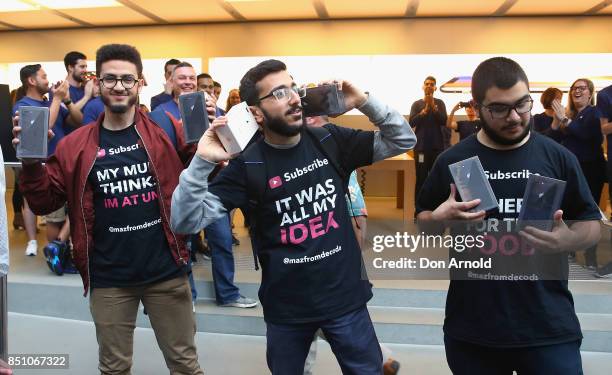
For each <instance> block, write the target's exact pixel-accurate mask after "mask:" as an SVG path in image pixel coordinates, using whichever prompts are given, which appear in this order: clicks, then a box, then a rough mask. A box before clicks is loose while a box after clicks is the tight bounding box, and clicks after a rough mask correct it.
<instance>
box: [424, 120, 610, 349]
mask: <svg viewBox="0 0 612 375" xmlns="http://www.w3.org/2000/svg"><path fill="white" fill-rule="evenodd" d="M472 156H478V157H479V158H480V161H481V163H482V165H483V168H484V170H485V174H486V175H487V177H488V179H489V182H490V184H491V187H492V189H493V192H494V193H495V196H496V198H497V200H498V203H499V212H496V213H494V214H492V215H491V216H489V217H487V224H495V223H500V224H499V226H494V227H491V226H490V225H488V229H489V234H492V233H491V232H496V229H491V228H497V227H499V228H505V227H506V225H505V224H503V223H505V222H504V221H503V220H504V219H506V220H508V219H515V218H517V217H518V213H519V211H520V206H521V204H522V197H523V194H524V192H525V187H526V184H527V178H528V176H529V174H532V173H537V174H540V175H543V176H548V177H553V178H556V179H560V180H564V181H566V182H567V185H566V189H565V193H564V196H563V200H562V204H561V209H563V212H564V214H563V218H564V220H597V219H599V209H598V208H597V205H596V204H595V202H594V201H593V199H592V198H591V194H590V191H589V187H588V185H587V183H586V180H585V179H584V177H583V175H582V173H581V171H580V167H579V164H578V162H577V160H576V158H575V157H574V156H573V155H572V154H571V153H570V152H568V151H567V150H566V149H564V148H563V147H562V146H560V145H559V144H557V143H555V142H554V141H552V140H551V139H549V138H547V137H544V136H542V135H540V134H537V133H533V132H532V133H531V137H530V139H529V140H528V141H527V143H525V144H524V145H523V146H521V147H519V148H517V149H514V150H507V151H500V150H494V149H491V148H488V147H486V146H484V145H482V144H481V143H480V142H478V140H477V137H475V136H474V137H469V138H467V139H466V140H464V141H462V142H460V143H458V144H457V145H455V146H454V147H452V148H450V149H449V150H447V151H446V152H444V153H443V154H441V155H440V156H439V157H438V159H437V160H436V163H435V165H434V167H433V169H432V170H431V172H430V174H429V176H428V178H427V180H426V181H425V183H424V185H423V189H422V190H421V194H420V196H419V198H418V202H417V211H418V212H421V211H425V210H427V211H432V210H434V209H435V208H436V207H438V206H439V205H440V204H441V203H442V202H444V201H445V200H446V199H447V198H448V195H449V193H450V188H449V184H450V183H451V182H452V177H451V175H450V172H449V169H448V165H449V164H452V163H455V162H458V161H461V160H464V159H467V158H469V157H472ZM457 199H459V197H458V196H457ZM499 232H500V233H493V234H494V235H497V234H502V235H504V236H513V237H514V238H510V237H506V239H505V241H506V242H505V243H511V242H513V241H516V242H515V243H518V244H521V240H520V238H519V237H518V234H516V233H503V232H504V229H500V230H499ZM496 246H497V248H496V249H493V250H495V252H496V253H498V254H499V255H500V256H501V255H502V251H501V250H500V248H499V246H500V245H499V244H498V245H496ZM521 246H522V245H521ZM477 250H478V251H483V249H477ZM489 250H491V249H487V251H489ZM451 254H453V252H452V250H451ZM517 255H518V254H517ZM548 257H549V258H548V259H549V261H550V262H551V263H555V264H556V265H558V266H559V267H564V268H566V269H567V267H568V266H567V255H566V254H555V255H552V256H548ZM468 278H470V277H468ZM444 332H445V334H447V335H449V336H450V337H452V338H454V339H457V340H462V341H467V342H472V343H476V344H480V345H485V346H494V347H525V346H537V345H548V344H555V343H562V342H569V341H574V340H577V339H579V338H581V337H582V336H581V332H580V325H579V323H578V319H577V317H576V314H575V311H574V303H573V299H572V295H571V293H570V291H569V289H568V283H567V281H562V280H541V281H491V280H465V279H463V280H452V281H451V283H450V287H449V290H448V297H447V301H446V318H445V321H444Z"/></svg>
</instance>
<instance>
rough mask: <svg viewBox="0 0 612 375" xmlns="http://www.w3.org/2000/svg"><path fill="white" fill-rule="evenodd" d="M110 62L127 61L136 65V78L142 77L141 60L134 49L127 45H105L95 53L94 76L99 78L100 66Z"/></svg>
mask: <svg viewBox="0 0 612 375" xmlns="http://www.w3.org/2000/svg"><path fill="white" fill-rule="evenodd" d="M111 60H121V61H128V62H131V63H132V64H134V65H136V71H137V72H138V78H140V77H142V59H141V58H140V52H138V50H137V49H136V47H132V46H129V45H127V44H106V45H103V46H102V47H100V48H98V51H97V52H96V74H97V75H98V77H99V76H100V71H101V67H102V64H103V63H105V62H107V61H111Z"/></svg>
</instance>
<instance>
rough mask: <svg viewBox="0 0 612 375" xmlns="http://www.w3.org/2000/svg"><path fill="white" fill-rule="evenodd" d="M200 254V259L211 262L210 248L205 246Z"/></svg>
mask: <svg viewBox="0 0 612 375" xmlns="http://www.w3.org/2000/svg"><path fill="white" fill-rule="evenodd" d="M200 254H202V258H204V260H211V259H212V251H210V248H209V247H208V246H206V248H205V249H203V250H202V251H201V252H200Z"/></svg>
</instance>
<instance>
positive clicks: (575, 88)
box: [570, 85, 589, 91]
mask: <svg viewBox="0 0 612 375" xmlns="http://www.w3.org/2000/svg"><path fill="white" fill-rule="evenodd" d="M588 89H589V86H586V85H585V86H574V87H572V88H571V89H570V91H586V90H588Z"/></svg>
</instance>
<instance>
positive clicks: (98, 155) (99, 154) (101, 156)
mask: <svg viewBox="0 0 612 375" xmlns="http://www.w3.org/2000/svg"><path fill="white" fill-rule="evenodd" d="M105 156H106V150H105V149H103V148H101V149H99V150H98V154H97V155H96V158H97V159H102V158H103V157H105Z"/></svg>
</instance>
